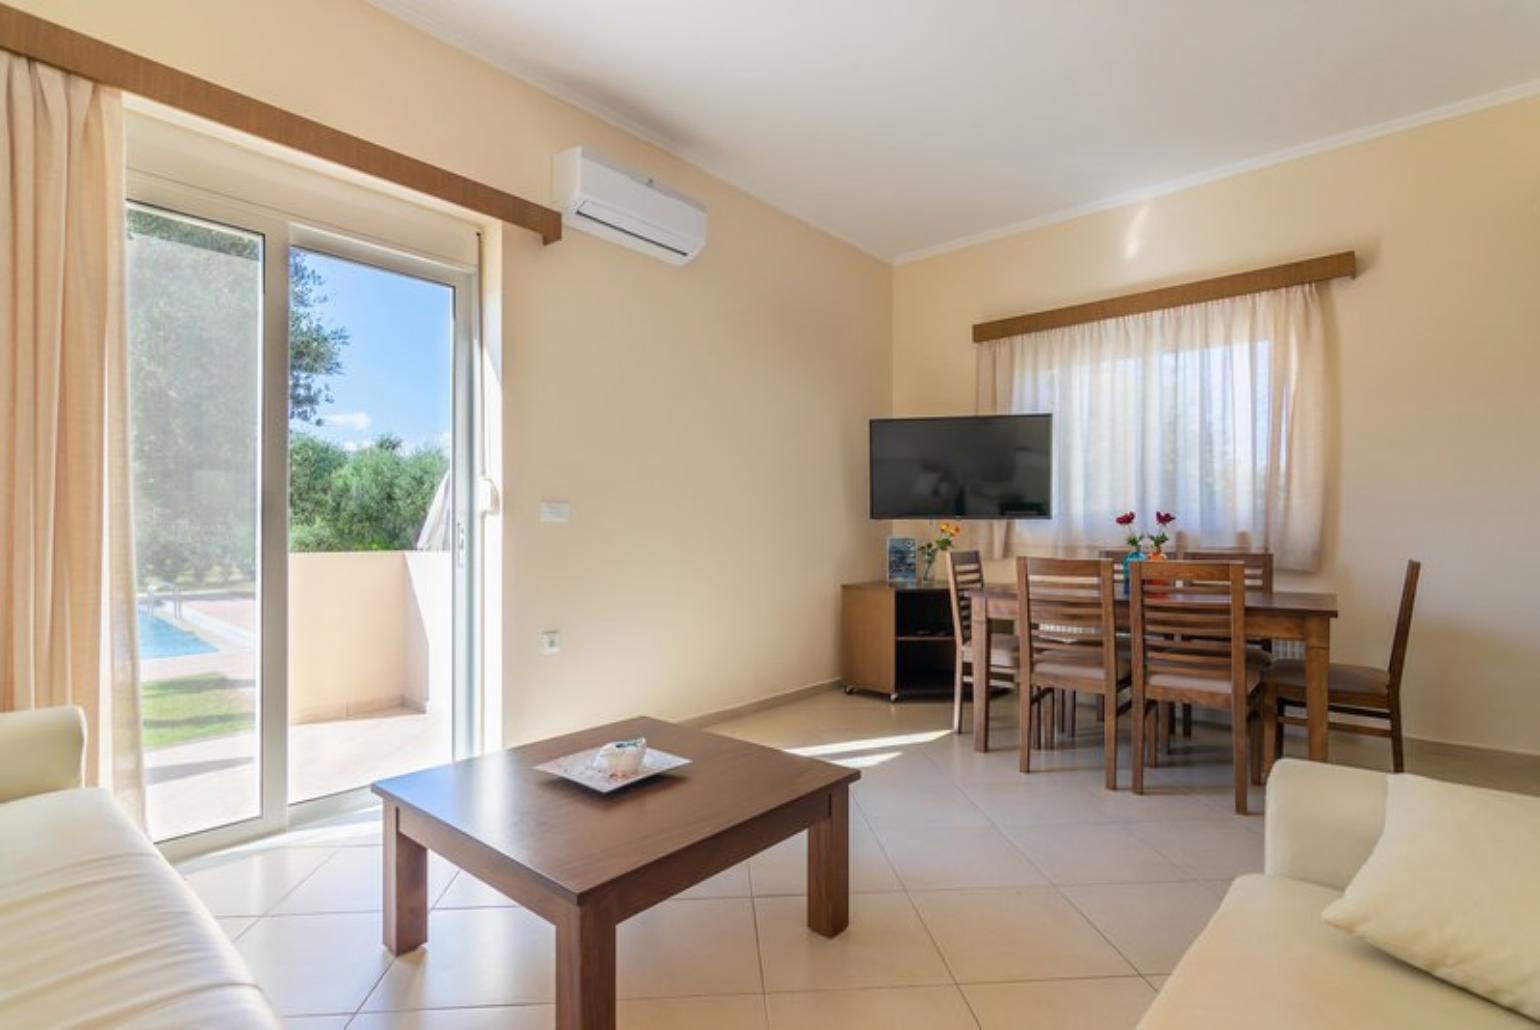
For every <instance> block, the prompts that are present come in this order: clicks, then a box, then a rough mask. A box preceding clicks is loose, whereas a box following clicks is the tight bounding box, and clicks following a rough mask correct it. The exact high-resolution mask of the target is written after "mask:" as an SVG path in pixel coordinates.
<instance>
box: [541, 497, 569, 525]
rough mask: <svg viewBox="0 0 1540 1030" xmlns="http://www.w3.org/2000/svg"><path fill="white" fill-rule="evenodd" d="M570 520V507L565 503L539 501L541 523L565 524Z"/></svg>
mask: <svg viewBox="0 0 1540 1030" xmlns="http://www.w3.org/2000/svg"><path fill="white" fill-rule="evenodd" d="M570 518H572V505H570V504H568V503H567V502H566V501H541V502H540V521H541V522H566V521H567V520H569V519H570Z"/></svg>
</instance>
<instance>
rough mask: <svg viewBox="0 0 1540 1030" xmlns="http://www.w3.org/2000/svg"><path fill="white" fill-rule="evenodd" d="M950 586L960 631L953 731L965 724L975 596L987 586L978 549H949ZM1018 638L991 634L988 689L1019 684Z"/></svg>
mask: <svg viewBox="0 0 1540 1030" xmlns="http://www.w3.org/2000/svg"><path fill="white" fill-rule="evenodd" d="M946 583H947V589H948V590H949V591H950V593H951V599H952V630H953V632H955V633H956V635H957V658H956V668H955V671H954V672H953V675H952V732H953V733H961V732H962V727H963V720H962V709H963V698H964V696H965V695H966V694H967V692H968V690H969V689H970V688H971V687H972V685H973V675H974V669H973V596H972V591H974V590H982V589H984V563H983V561H982V559H980V557H979V552H977V551H948V552H947V563H946ZM1017 664H1018V662H1017V653H1016V638H1015V637H1013V636H1011V635H1010V634H1009V633H992V634H990V638H989V670H988V675H989V678H988V680H987V682H986V686H987V687H988V688H989V689H994V688H996V687H1003V688H1006V689H1009V688H1010V687H1013V686H1015V685H1016V667H1017Z"/></svg>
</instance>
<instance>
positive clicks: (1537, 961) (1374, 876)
mask: <svg viewBox="0 0 1540 1030" xmlns="http://www.w3.org/2000/svg"><path fill="white" fill-rule="evenodd" d="M1537 861H1540V798H1534V797H1526V796H1524V795H1519V794H1508V793H1504V792H1502V791H1495V790H1481V789H1478V788H1475V787H1466V786H1460V785H1457V784H1452V783H1442V782H1440V781H1438V780H1430V779H1427V778H1425V777H1422V776H1405V775H1403V776H1393V777H1391V779H1390V784H1389V788H1388V790H1387V794H1386V801H1385V830H1384V833H1383V834H1381V836H1380V840H1379V843H1378V844H1376V845H1375V847H1374V851H1373V852H1372V853H1371V854H1370V855H1369V859H1368V861H1367V862H1365V863H1364V865H1363V868H1362V869H1360V870H1359V871H1358V875H1356V876H1354V877H1353V880H1352V882H1351V883H1349V884H1348V886H1347V890H1346V891H1344V893H1343V896H1342V898H1341V900H1339V901H1337V902H1335V903H1333V904H1332V905H1331V907H1330V908H1328V909H1326V911H1325V912H1324V913H1322V918H1323V919H1325V920H1326V921H1327V922H1328V923H1330V924H1332V925H1333V926H1335V927H1338V928H1340V929H1343V930H1346V931H1348V932H1349V933H1352V934H1354V935H1355V936H1357V937H1358V938H1360V939H1362V940H1364V941H1367V942H1368V943H1370V944H1373V945H1374V946H1375V947H1377V948H1380V949H1382V950H1383V951H1385V952H1386V953H1387V954H1390V955H1394V956H1395V957H1396V958H1399V959H1401V960H1402V961H1403V962H1407V963H1410V964H1411V965H1413V966H1416V967H1417V968H1419V969H1424V970H1427V971H1428V972H1429V973H1432V974H1433V975H1434V976H1437V977H1440V978H1442V979H1444V980H1448V981H1449V982H1450V983H1453V984H1458V985H1459V986H1461V987H1464V988H1465V989H1466V990H1469V991H1472V992H1474V993H1475V994H1479V995H1481V996H1482V997H1483V998H1487V999H1490V1000H1491V1001H1494V1002H1496V1003H1497V1004H1499V1005H1503V1006H1506V1007H1508V1008H1511V1009H1513V1010H1515V1011H1517V1012H1522V1013H1524V1014H1525V1015H1527V1016H1529V1017H1530V1018H1531V1019H1540V870H1537V869H1536V862H1537Z"/></svg>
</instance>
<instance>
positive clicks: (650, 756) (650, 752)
mask: <svg viewBox="0 0 1540 1030" xmlns="http://www.w3.org/2000/svg"><path fill="white" fill-rule="evenodd" d="M599 751H600V748H596V747H591V748H587V749H586V750H583V751H575V752H573V753H572V754H570V755H564V756H563V757H561V758H553V759H551V760H550V761H549V762H541V763H540V764H539V765H537V766H535V768H536V769H538V770H539V771H541V772H547V773H551V774H553V775H556V776H560V777H561V778H562V779H564V780H571V781H572V782H573V783H581V784H582V785H583V786H585V787H587V788H588V789H590V790H596V791H598V792H599V793H600V794H610V793H613V792H614V791H617V790H619V789H620V788H621V787H629V786H630V785H631V784H633V783H640V782H641V781H642V780H646V779H650V778H652V777H654V776H656V775H658V774H659V773H665V772H668V771H669V770H670V769H677V768H679V767H680V766H681V765H689V764H690V760H689V759H688V758H680V757H679V756H678V755H671V754H669V753H668V752H667V751H659V750H658V749H657V748H654V747H650V748H648V749H647V753H646V754H645V755H643V756H642V767H641V768H640V769H638V770H636V772H634V773H608V772H605V771H604V770H602V769H599V768H597V767H596V766H595V765H594V756H595V755H597V754H598V753H599Z"/></svg>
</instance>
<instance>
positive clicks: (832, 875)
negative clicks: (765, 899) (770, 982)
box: [807, 784, 850, 937]
mask: <svg viewBox="0 0 1540 1030" xmlns="http://www.w3.org/2000/svg"><path fill="white" fill-rule="evenodd" d="M807 925H808V927H809V928H810V929H811V930H812V931H813V932H814V933H819V934H822V935H823V936H825V937H836V936H838V935H839V933H840V932H841V931H842V930H844V929H845V927H847V926H849V925H850V789H849V788H848V787H847V786H846V785H844V784H841V785H840V786H838V787H836V788H834V790H832V791H831V792H830V793H829V817H828V818H827V819H823V820H821V821H819V822H816V823H814V824H813V825H812V826H811V827H809V828H808V831H807Z"/></svg>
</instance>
